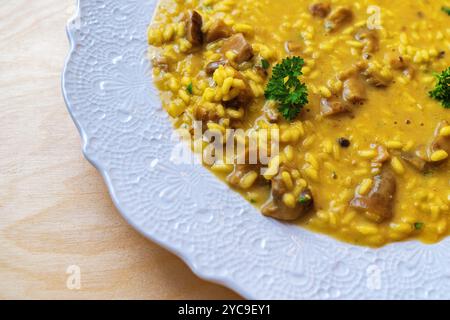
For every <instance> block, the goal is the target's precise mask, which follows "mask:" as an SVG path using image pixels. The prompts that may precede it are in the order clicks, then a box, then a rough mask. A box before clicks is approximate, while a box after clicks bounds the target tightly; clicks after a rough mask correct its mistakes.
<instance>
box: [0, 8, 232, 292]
mask: <svg viewBox="0 0 450 320" xmlns="http://www.w3.org/2000/svg"><path fill="white" fill-rule="evenodd" d="M74 9H75V0H0V299H9V298H43V299H53V298H59V299H69V298H80V299H93V298H97V299H111V298H130V299H137V298H149V299H158V298H163V299H185V298H187V299H216V298H224V299H227V298H230V299H233V298H238V296H237V295H236V294H234V293H233V292H231V291H229V290H228V289H225V288H222V287H220V286H217V285H214V284H210V283H207V282H205V281H202V280H200V279H198V278H197V277H196V276H195V275H194V274H193V273H192V272H191V271H190V270H189V269H188V267H187V266H185V265H184V263H183V262H182V261H181V260H180V259H178V258H177V257H175V256H174V255H172V254H171V253H169V252H167V251H166V250H164V249H162V248H160V247H159V246H157V245H155V244H153V243H151V242H149V241H147V240H146V239H144V238H143V237H142V236H140V235H139V234H138V233H136V232H135V231H134V230H132V229H131V228H130V227H129V226H128V225H127V224H126V223H125V222H124V220H123V219H122V218H121V217H120V216H119V214H118V212H117V211H116V210H115V209H114V207H113V205H112V203H111V200H110V198H109V196H108V194H107V190H106V188H105V186H104V183H103V181H102V179H101V178H100V176H99V174H98V173H97V172H96V170H95V169H94V168H93V167H92V166H91V165H90V164H89V163H88V162H87V161H86V160H85V159H84V158H83V156H82V154H81V149H80V138H79V135H78V132H77V131H76V129H75V126H74V124H73V123H72V121H71V119H70V117H69V115H68V113H67V111H66V107H65V105H64V102H63V99H62V96H61V89H60V74H61V70H62V66H63V63H64V59H65V56H66V54H67V51H68V41H67V39H66V34H65V23H66V21H67V19H68V18H69V17H70V16H71V15H72V14H73V12H74ZM70 265H78V266H79V267H80V268H81V286H82V287H81V290H69V289H67V287H66V280H67V277H68V275H67V274H66V270H67V268H68V267H69V266H70Z"/></svg>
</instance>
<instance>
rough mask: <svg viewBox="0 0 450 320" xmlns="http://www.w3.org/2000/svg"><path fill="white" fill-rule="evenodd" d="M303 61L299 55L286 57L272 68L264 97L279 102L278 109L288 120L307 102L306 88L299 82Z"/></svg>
mask: <svg viewBox="0 0 450 320" xmlns="http://www.w3.org/2000/svg"><path fill="white" fill-rule="evenodd" d="M304 65H305V61H304V60H303V59H302V58H300V57H292V58H286V59H284V60H283V61H282V62H281V63H279V64H277V65H276V66H275V67H274V68H273V70H272V78H271V79H270V81H269V83H268V84H267V87H266V91H265V97H266V99H268V100H274V101H277V102H278V103H279V104H280V107H279V111H280V113H281V114H282V116H283V117H284V118H285V119H286V120H288V121H292V120H294V119H295V118H296V117H297V116H298V115H299V113H300V111H301V109H302V108H303V106H305V105H306V104H307V103H308V88H307V86H306V85H305V84H304V83H302V82H300V80H299V77H300V76H301V75H302V74H303V73H302V69H303V66H304Z"/></svg>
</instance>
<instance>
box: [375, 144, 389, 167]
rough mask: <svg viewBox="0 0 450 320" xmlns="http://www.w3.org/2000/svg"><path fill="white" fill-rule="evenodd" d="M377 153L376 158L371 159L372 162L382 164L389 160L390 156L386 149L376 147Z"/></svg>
mask: <svg viewBox="0 0 450 320" xmlns="http://www.w3.org/2000/svg"><path fill="white" fill-rule="evenodd" d="M377 151H378V156H377V157H376V158H375V159H373V162H375V163H380V164H383V163H385V162H387V161H388V160H389V159H390V158H391V155H390V154H389V151H388V149H387V148H386V147H384V146H378V147H377Z"/></svg>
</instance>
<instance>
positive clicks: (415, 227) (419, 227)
mask: <svg viewBox="0 0 450 320" xmlns="http://www.w3.org/2000/svg"><path fill="white" fill-rule="evenodd" d="M424 225H425V224H424V223H422V222H416V223H414V229H416V230H422V229H423V227H424Z"/></svg>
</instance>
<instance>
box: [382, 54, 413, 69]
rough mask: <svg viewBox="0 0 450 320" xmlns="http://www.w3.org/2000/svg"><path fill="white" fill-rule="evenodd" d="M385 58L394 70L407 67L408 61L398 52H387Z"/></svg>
mask: <svg viewBox="0 0 450 320" xmlns="http://www.w3.org/2000/svg"><path fill="white" fill-rule="evenodd" d="M385 59H386V60H387V62H388V63H389V64H390V66H391V67H392V69H394V70H403V69H405V68H407V67H408V63H407V62H406V61H405V59H404V58H403V57H402V56H401V55H399V54H396V53H388V54H386V56H385Z"/></svg>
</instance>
